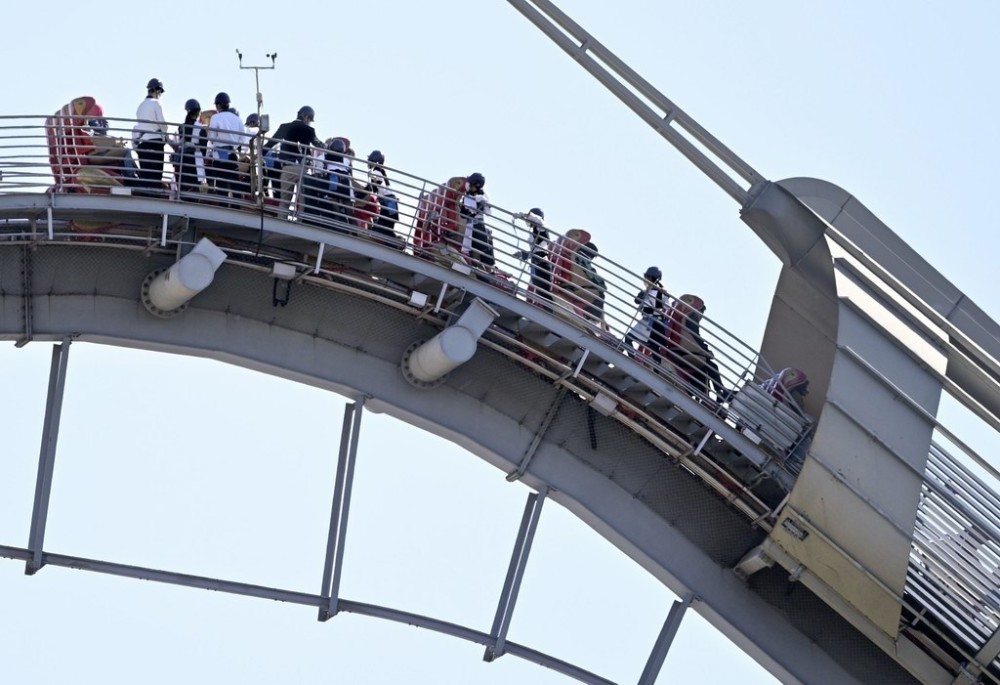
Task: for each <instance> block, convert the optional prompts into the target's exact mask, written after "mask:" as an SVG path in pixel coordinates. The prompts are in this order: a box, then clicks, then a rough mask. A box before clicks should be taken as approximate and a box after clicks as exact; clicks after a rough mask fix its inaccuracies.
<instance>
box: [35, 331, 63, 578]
mask: <svg viewBox="0 0 1000 685" xmlns="http://www.w3.org/2000/svg"><path fill="white" fill-rule="evenodd" d="M69 346H70V341H69V340H68V339H67V340H65V341H63V342H62V343H61V344H59V345H53V346H52V364H51V366H50V367H49V392H48V397H47V398H46V400H45V422H44V423H43V424H42V445H41V448H40V449H39V452H38V478H37V479H36V480H35V503H34V506H33V508H32V510H31V530H30V531H29V532H28V549H29V550H31V559H29V560H28V561H27V563H26V564H25V566H24V572H25V574H26V575H29V576H30V575H34V573H35V572H36V571H38V569H40V568H41V567H42V565H43V564H42V546H43V544H44V542H45V522H46V519H48V515H49V495H50V493H51V492H52V470H53V468H54V467H55V459H56V442H57V441H58V439H59V418H60V416H61V415H62V401H63V390H65V388H66V364H67V362H68V361H69Z"/></svg>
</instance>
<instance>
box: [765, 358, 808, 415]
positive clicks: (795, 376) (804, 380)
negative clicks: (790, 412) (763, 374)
mask: <svg viewBox="0 0 1000 685" xmlns="http://www.w3.org/2000/svg"><path fill="white" fill-rule="evenodd" d="M761 389H762V390H763V391H764V392H766V393H767V394H769V395H771V396H772V397H774V398H775V399H777V400H779V401H781V402H784V403H786V404H791V405H794V407H795V408H796V409H798V410H799V411H800V412H801V411H802V410H803V401H804V400H805V396H806V395H808V394H809V377H808V376H807V375H806V374H805V372H804V371H800V370H799V369H796V368H792V367H788V368H785V369H782V370H781V371H779V372H778V373H776V374H774V375H773V376H771V377H770V378H769V379H768V380H766V381H764V383H763V384H762V385H761Z"/></svg>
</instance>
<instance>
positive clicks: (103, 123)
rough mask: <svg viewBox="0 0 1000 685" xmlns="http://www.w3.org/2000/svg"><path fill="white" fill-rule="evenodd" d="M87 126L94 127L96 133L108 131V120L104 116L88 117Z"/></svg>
mask: <svg viewBox="0 0 1000 685" xmlns="http://www.w3.org/2000/svg"><path fill="white" fill-rule="evenodd" d="M87 126H89V127H90V128H91V129H93V131H94V132H95V133H107V132H108V120H107V119H105V118H103V117H98V118H96V119H88V120H87Z"/></svg>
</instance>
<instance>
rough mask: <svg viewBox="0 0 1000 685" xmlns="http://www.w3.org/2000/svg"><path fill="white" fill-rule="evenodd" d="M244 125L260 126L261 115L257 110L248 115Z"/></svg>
mask: <svg viewBox="0 0 1000 685" xmlns="http://www.w3.org/2000/svg"><path fill="white" fill-rule="evenodd" d="M243 125H244V126H260V115H258V114H257V113H256V112H253V113H252V114H248V115H247V121H246V123H245V124H243Z"/></svg>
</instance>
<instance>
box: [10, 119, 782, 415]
mask: <svg viewBox="0 0 1000 685" xmlns="http://www.w3.org/2000/svg"><path fill="white" fill-rule="evenodd" d="M105 119H106V120H107V121H108V123H109V128H108V131H107V134H108V135H107V136H106V138H110V139H111V141H113V142H114V144H115V147H114V148H113V152H114V154H116V155H118V157H116V158H115V159H108V158H106V157H105V158H102V157H101V155H99V154H98V155H93V157H95V158H93V159H86V160H85V161H84V163H81V164H79V165H78V166H77V168H78V169H79V171H80V173H79V174H78V175H77V176H76V177H74V182H71V183H68V184H66V185H65V186H64V187H61V188H53V180H52V172H51V164H50V160H49V152H48V141H47V139H46V133H47V132H48V129H46V127H45V125H44V118H41V117H22V116H17V117H14V116H0V173H2V177H0V193H10V192H52V191H53V190H56V191H57V192H68V193H77V192H102V193H119V192H120V193H128V194H140V193H146V194H154V193H155V194H156V195H157V196H160V197H169V198H171V199H176V200H181V201H185V202H192V201H193V202H199V203H200V202H207V203H222V202H223V201H222V200H221V198H218V197H215V196H213V195H212V194H211V193H209V192H206V190H207V188H206V185H205V184H204V183H201V182H199V183H198V185H197V188H196V189H194V188H190V187H183V186H184V184H181V185H182V187H178V180H179V178H178V174H177V170H175V169H173V168H171V165H170V164H169V162H167V163H165V165H164V173H163V177H162V178H163V186H162V188H155V189H148V188H142V187H141V186H139V184H138V180H137V178H136V176H137V172H138V168H137V160H136V157H135V153H134V151H133V150H132V149H131V144H130V142H129V141H130V136H131V128H132V125H133V123H134V120H131V119H122V118H110V117H105ZM177 126H178V125H177V124H168V127H169V130H170V131H171V132H173V131H176V130H177ZM11 132H16V135H15V136H11V135H9V133H11ZM82 136H83V134H80V135H79V136H78V135H77V134H75V133H72V132H71V133H70V134H69V138H70V144H71V146H73V145H74V144H75V143H76V142H77V141H76V140H75V138H77V137H82ZM86 138H87V139H88V142H87V143H86V144H85V145H82V146H81V145H76V147H85V148H89V147H90V146H91V142H90V141H93V140H94V139H95V138H96V137H95V136H91V135H90V132H89V131H87V132H86ZM102 141H103V142H105V144H107V143H108V141H107V140H105V139H104V138H102ZM259 147H260V146H259V145H256V146H254V149H253V150H247V152H248V153H251V154H254V155H256V154H260V149H259ZM167 149H168V152H169V150H170V148H169V147H168V148H167ZM203 152H204V151H203ZM74 154H75V153H74ZM316 154H320V153H319V151H317V150H313V151H312V155H310V156H307V157H305V158H301V157H300V158H295V159H294V160H293V162H294V165H289V166H296V167H298V168H299V169H301V175H300V177H299V178H298V179H297V184H296V186H297V188H296V191H295V196H294V197H295V199H294V200H293V201H292V202H291V203H290V204H289V205H288V207H287V214H288V216H289V217H290V219H291V220H292V221H293V222H298V223H302V224H306V225H315V226H318V227H321V228H326V229H330V230H337V231H345V230H346V231H348V232H350V233H353V234H357V235H369V236H371V237H373V238H375V239H380V236H379V235H378V234H377V233H375V232H373V231H372V228H371V227H370V225H371V223H372V221H371V219H372V218H373V217H368V218H367V220H364V221H362V223H364V224H366V225H367V226H369V227H365V228H362V227H359V226H357V225H356V223H357V222H358V214H359V213H362V214H363V210H357V209H356V208H355V212H354V215H353V216H350V215H348V216H345V213H344V211H343V209H344V208H343V206H337V205H336V204H334V203H331V202H329V201H328V200H326V201H324V200H317V201H316V202H315V203H311V202H310V186H316V185H319V184H321V183H325V182H328V180H329V179H328V175H329V169H324V168H322V167H323V165H324V162H323V161H322V160H318V159H316V158H315V157H314V155H316ZM76 156H77V157H79V158H81V159H82V158H84V157H88V156H90V155H89V154H76ZM248 156H249V155H248ZM247 162H249V160H247ZM345 162H346V163H347V164H346V165H347V166H348V167H349V174H350V180H351V182H352V185H353V186H354V187H355V189H358V188H360V187H361V186H362V185H365V184H366V183H367V181H368V178H367V174H365V173H363V171H364V167H365V165H366V160H363V159H359V158H356V157H346V158H345ZM182 163H183V158H182ZM326 165H327V166H329V163H326ZM384 169H385V171H386V173H387V175H388V178H389V180H390V185H389V187H388V189H389V190H390V191H392V192H393V193H394V194H395V195H396V196H397V199H398V203H399V215H400V216H399V221H398V222H397V224H396V231H395V235H394V236H393V235H392V234H388V233H387V234H386V235H385V240H386V241H387V242H388V243H392V244H394V245H396V246H397V247H398V248H399V249H403V250H405V251H407V252H409V253H416V254H422V255H423V256H426V257H428V258H431V259H435V260H438V261H442V262H447V261H461V262H465V263H466V264H467V265H468V266H470V267H472V268H473V271H474V273H476V274H477V275H478V276H479V277H480V278H482V279H483V280H487V281H490V282H493V283H494V284H495V285H496V286H497V287H500V288H501V289H504V290H507V291H514V292H517V293H519V294H520V295H522V296H524V297H526V298H528V299H530V300H531V301H533V302H536V303H538V304H539V305H540V306H541V305H545V304H547V303H546V302H541V301H540V300H541V298H540V297H539V295H538V294H536V293H534V288H533V287H532V284H531V264H530V259H524V260H522V259H518V258H517V257H516V256H515V253H519V252H522V251H525V250H530V247H531V245H530V241H531V235H530V232H529V229H528V227H527V226H526V225H524V224H523V222H521V221H520V220H519V219H517V218H515V213H514V212H512V211H511V210H508V209H505V208H503V207H502V206H499V205H496V204H494V205H492V215H487V216H485V217H484V224H485V226H486V227H487V228H488V229H489V231H490V232H491V238H492V247H493V255H492V256H493V258H494V259H495V262H496V263H495V266H493V267H490V266H488V265H486V264H484V262H488V261H489V259H488V256H487V255H483V254H476V253H475V252H470V250H469V249H468V244H466V246H465V249H464V250H462V249H461V248H462V245H461V241H460V240H459V236H458V235H453V236H451V237H450V239H449V240H448V241H446V244H445V245H443V246H441V248H442V249H436V248H431V247H430V246H428V245H418V243H419V242H420V241H419V240H416V238H417V235H416V234H417V233H418V232H419V230H420V229H419V223H420V220H421V211H422V207H421V201H422V199H424V200H426V199H428V197H429V196H431V195H433V193H434V192H435V191H437V190H438V189H439V188H440V187H441V185H442V184H439V183H435V182H433V181H430V180H428V179H425V178H421V177H419V176H415V175H413V174H410V173H408V172H406V171H404V170H401V169H397V168H393V167H384ZM179 171H180V174H181V175H184V174H185V173H186V171H187V170H186V169H185V168H184V167H183V166H182V167H181V168H180V169H179ZM191 171H193V172H194V173H195V174H199V175H200V174H201V173H202V171H201V170H200V169H197V170H191ZM251 171H252V169H251ZM251 176H253V177H254V178H252V179H251V180H250V184H247V183H245V182H244V184H243V185H242V186H241V190H242V191H243V192H240V193H239V197H227V198H226V199H225V201H224V202H225V203H226V204H228V205H230V206H231V207H232V208H234V209H238V210H241V211H244V212H253V213H257V214H260V213H262V212H263V213H266V214H268V215H273V214H277V213H278V212H279V211H281V208H280V207H279V206H277V200H276V198H274V197H273V196H272V195H273V193H268V192H261V189H260V185H262V184H263V182H264V181H266V180H267V179H256V178H255V177H256V174H251ZM265 176H266V174H265ZM202 178H204V176H202ZM271 180H272V181H273V180H274V179H273V177H272V179H271ZM383 187H384V186H383ZM303 199H304V200H305V201H304V202H303ZM348 211H350V208H349V210H348ZM345 219H346V220H347V222H345ZM456 221H457V220H456ZM456 221H453V223H456ZM350 223H355V225H350ZM403 227H406V233H405V235H401V234H400V230H399V229H403ZM566 233H571V232H568V231H567V232H566ZM550 235H551V238H552V243H555V242H556V241H557V240H560V239H562V240H563V241H564V242H565V243H566V245H567V246H568V248H569V252H571V253H573V255H575V258H574V257H573V255H570V257H571V258H570V259H569V260H568V264H567V266H568V267H569V269H568V270H567V271H568V274H567V276H568V277H567V278H560V277H559V275H558V274H557V275H556V277H555V278H554V279H553V280H556V281H558V282H556V283H554V284H553V287H552V291H551V294H552V296H553V298H554V299H555V301H556V302H555V304H554V306H553V307H552V308H553V309H554V310H555V311H556V312H557V313H560V314H561V315H563V316H565V317H566V318H567V319H569V320H572V321H574V322H575V323H576V324H577V325H578V326H580V327H581V328H584V329H586V330H588V331H589V332H591V333H592V334H594V335H597V336H599V337H601V338H602V339H605V340H606V341H607V342H608V344H611V345H619V346H621V344H622V343H621V341H622V340H623V338H624V337H625V333H627V332H628V330H629V328H630V327H631V326H632V325H633V324H634V322H635V318H636V311H637V308H636V305H635V303H634V301H633V298H634V297H635V295H636V293H637V292H638V291H639V290H640V289H641V288H642V278H641V276H639V275H638V274H636V273H635V272H633V271H631V270H629V269H627V268H626V267H624V266H622V265H620V264H618V263H617V262H615V261H613V260H611V259H609V258H608V257H607V256H606V255H604V254H601V253H599V252H598V253H595V254H594V255H593V258H592V260H591V261H592V263H593V270H592V272H591V273H590V274H589V276H591V277H592V280H591V281H589V282H588V281H587V280H586V279H587V277H588V273H587V271H586V268H585V267H581V265H580V264H578V263H573V261H574V259H575V261H577V262H579V261H580V260H579V253H580V245H579V244H578V243H575V242H573V241H572V240H571V238H570V237H569V236H567V235H565V233H563V234H560V233H558V232H556V231H551V230H550ZM576 235H579V234H576ZM584 235H585V234H584ZM595 240H598V241H599V236H596V237H595ZM465 242H466V243H468V239H467V238H466V240H465ZM550 246H551V245H550ZM460 251H464V253H465V254H460V253H459V252H460ZM550 254H551V253H550ZM595 274H596V275H595ZM602 281H603V283H602ZM672 299H673V298H669V299H668V302H669V301H670V300H672ZM701 333H702V337H703V338H704V340H705V342H706V343H707V344H708V345H709V346H710V348H711V349H712V350H713V352H714V356H715V360H716V362H717V364H718V366H719V372H720V375H721V379H722V381H723V384H724V385H725V386H726V387H729V388H734V387H737V386H738V385H740V384H741V383H742V382H744V381H745V380H747V379H748V378H749V377H754V376H755V375H756V376H764V375H765V374H767V373H768V371H769V369H770V367H768V366H767V365H766V364H765V363H764V362H763V360H761V359H760V355H759V352H757V351H756V350H754V349H753V348H752V347H751V346H749V345H748V344H746V343H745V342H743V341H742V340H740V339H739V338H737V337H736V336H735V335H733V334H732V333H731V332H729V331H728V330H726V329H725V328H723V327H721V326H719V325H718V324H717V323H716V322H715V321H714V320H712V319H711V318H709V317H704V318H703V319H702V321H701ZM647 361H648V363H649V364H650V365H653V364H652V361H651V360H647ZM659 367H660V368H659V369H658V370H659V371H660V372H661V373H663V374H664V375H669V376H677V375H678V374H677V373H676V369H675V368H672V367H670V366H669V365H666V364H661V365H659ZM681 371H683V372H687V371H689V370H688V369H684V368H682V369H681ZM763 379H764V378H763V377H757V378H756V380H763ZM683 382H684V381H682V383H683ZM688 385H691V384H690V383H688ZM690 389H691V390H692V392H694V393H695V394H696V395H699V396H701V397H702V399H704V400H706V401H714V398H713V397H712V395H709V394H708V392H710V391H711V390H701V389H699V388H698V387H695V386H691V388H690ZM713 394H714V393H713Z"/></svg>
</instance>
